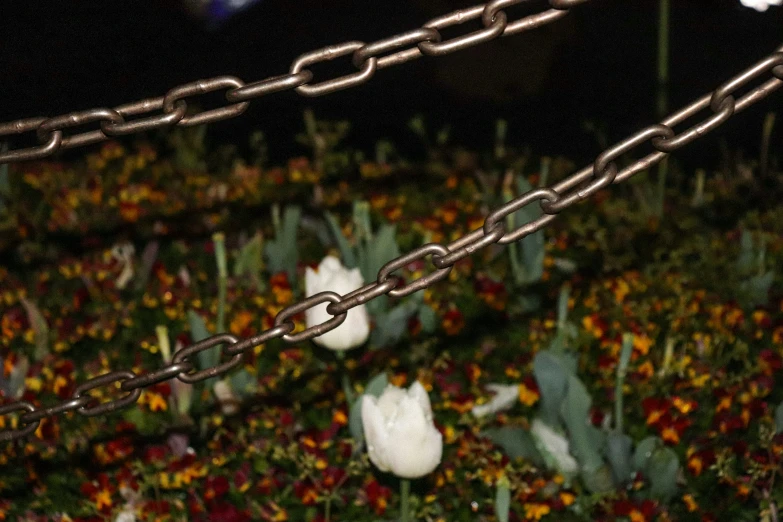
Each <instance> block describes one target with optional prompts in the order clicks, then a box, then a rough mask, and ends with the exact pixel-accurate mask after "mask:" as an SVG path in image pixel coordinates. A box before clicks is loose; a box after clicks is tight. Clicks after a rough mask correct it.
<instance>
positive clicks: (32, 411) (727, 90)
mask: <svg viewBox="0 0 783 522" xmlns="http://www.w3.org/2000/svg"><path fill="white" fill-rule="evenodd" d="M520 1H522V0H496V1H494V2H490V3H488V4H486V6H485V7H483V10H478V8H472V9H467V10H464V11H460V12H458V13H462V15H461V16H462V17H466V18H467V19H473V18H478V17H479V16H481V17H482V20H483V21H484V23H485V26H489V27H491V26H492V24H493V23H497V20H503V25H505V27H506V28H508V27H526V25H525V24H528V25H530V26H534V25H536V24H537V23H543V22H541V20H549V19H551V17H554V15H552V14H549V15H547V16H548V17H550V18H547V17H545V16H543V15H533V16H532V17H528V18H527V19H523V20H522V21H524V20H527V22H525V24H521V25H516V24H518V22H515V23H514V25H510V24H508V23H507V20H506V18H505V15H504V16H500V17H499V16H498V14H499V13H501V12H502V11H501V9H502V8H503V7H506V6H508V5H512V4H514V3H519V2H520ZM584 1H586V0H570V1H569V0H550V5H552V6H553V7H554V8H555V9H567V8H569V7H571V6H573V5H576V4H578V3H581V2H584ZM477 10H478V11H477ZM487 13H489V14H487ZM547 13H550V11H548V12H547ZM471 17H472V18H471ZM554 18H556V17H554ZM445 19H448V20H449V22H448V23H459V20H460V16H457V15H455V14H452V15H449V16H447V17H442V18H439V19H437V20H435V21H433V22H430V23H429V25H430V26H437V27H444V26H445V25H444V24H446V25H448V24H447V22H445V21H443V20H445ZM520 22H521V21H520ZM486 34H489V33H485V32H484V31H477V32H476V33H473V34H471V35H467V36H465V37H462V39H456V40H451V43H448V45H447V46H446V47H440V49H449V50H452V49H454V48H455V46H456V47H460V46H462V47H465V46H469V45H472V44H473V42H475V41H477V40H482V39H484V38H487V37H486V36H485V35H486ZM492 34H494V33H492ZM417 41H418V42H419V44H418V48H417V49H411V50H407V51H398V52H396V53H394V54H391V55H388V56H386V57H385V58H377V55H378V54H381V53H382V52H388V51H389V50H393V49H396V48H397V47H400V46H405V45H408V44H412V43H413V42H417ZM424 42H430V43H436V42H440V39H439V37H437V38H436V35H435V33H433V32H429V31H427V30H422V31H412V32H410V33H405V34H403V35H401V36H398V37H395V38H391V39H387V40H382V41H379V42H377V43H375V44H370V45H369V46H361V47H359V46H357V45H356V42H349V43H348V44H344V45H343V46H337V47H333V48H328V49H329V50H321V51H318V52H316V54H313V53H309V54H307V55H304V56H303V57H300V59H299V60H297V62H295V65H294V66H293V67H292V72H291V74H290V75H288V76H280V77H276V78H270V79H268V80H263V81H261V82H257V83H253V84H249V85H244V84H242V82H241V81H239V80H237V79H235V78H229V77H223V78H218V79H215V80H210V81H203V82H193V83H190V84H186V85H184V86H181V87H177V88H176V89H173V90H172V91H169V93H168V94H167V95H166V96H165V97H163V98H157V99H154V100H146V101H144V102H138V103H136V104H131V105H127V106H125V107H120V108H117V109H115V111H114V112H112V111H111V110H107V109H96V110H94V111H84V112H80V113H74V114H72V115H66V116H61V117H58V118H53V119H51V120H45V119H40V118H38V119H35V120H26V121H23V122H17V123H12V124H6V125H3V126H0V132H1V130H2V129H8V128H16V129H25V130H33V129H39V130H38V132H39V136H41V137H42V139H43V140H45V143H43V144H42V145H41V146H39V147H38V148H37V149H35V151H34V152H33V154H34V155H33V157H39V156H36V154H39V151H40V150H44V149H47V150H48V149H51V148H54V149H55V150H56V149H57V147H59V146H61V145H62V144H63V143H66V142H67V140H71V141H70V143H73V142H74V141H78V142H79V143H87V142H92V141H99V140H100V139H103V138H99V137H97V135H96V134H95V133H96V132H102V131H103V130H109V134H111V133H112V132H113V131H117V129H119V132H117V134H123V133H128V132H134V130H132V129H136V128H142V129H147V128H152V127H155V126H157V125H158V124H157V122H159V121H162V120H164V119H166V118H170V120H171V121H173V120H177V121H178V122H180V123H181V122H182V121H185V122H186V123H185V124H188V123H192V124H195V123H193V122H198V123H206V122H207V121H215V120H217V119H223V118H227V117H231V116H234V115H236V114H238V113H239V112H241V111H242V110H244V107H243V103H244V101H245V100H247V99H250V98H252V97H254V96H256V95H260V94H266V93H270V92H276V91H279V90H284V89H289V88H299V87H303V86H305V84H307V82H309V81H310V80H311V79H312V77H313V75H312V73H310V72H309V71H307V70H305V69H302V68H301V67H304V65H305V64H310V63H313V62H312V59H313V58H312V57H314V56H319V57H320V59H331V58H334V57H337V56H343V55H346V54H349V53H351V52H353V53H355V54H354V57H355V59H356V60H357V61H358V62H359V63H360V64H364V65H363V66H362V67H363V69H362V71H369V70H375V69H377V68H378V67H381V66H382V65H381V64H392V63H401V62H402V61H407V60H408V59H410V57H411V56H413V55H414V51H415V52H416V53H418V52H422V53H425V54H427V53H428V52H430V51H431V50H432V48H430V47H427V46H424V47H422V43H424ZM436 49H437V47H436ZM435 52H436V53H437V52H440V51H435ZM449 52H450V51H449ZM356 53H358V54H356ZM384 60H387V61H386V62H384ZM368 63H369V65H367V64H368ZM294 69H296V70H294ZM362 71H360V72H359V73H355V74H358V75H364V74H365V72H362ZM356 78H358V76H350V75H349V76H348V77H343V78H341V79H337V80H331V82H332V83H329V81H327V82H322V83H321V84H317V85H309V86H307V87H309V88H310V90H309V91H307V90H306V92H305V94H306V95H307V93H313V92H315V93H316V94H323V93H325V92H333V91H334V90H338V89H341V88H345V87H346V86H347V85H349V84H353V83H355V82H356V80H355V79H356ZM765 78H766V79H765ZM759 80H762V81H763V83H761V84H760V85H757V86H756V87H754V88H752V89H746V92H745V93H744V94H742V95H741V96H739V98H737V97H736V94H737V93H738V91H739V90H740V89H742V88H746V87H747V85H748V84H750V83H751V82H753V81H759ZM362 81H363V80H362ZM781 86H783V47H781V48H779V49H778V50H777V51H775V52H773V53H772V54H770V55H769V56H768V57H766V58H764V59H763V60H761V61H760V62H759V63H757V64H756V65H754V66H752V67H750V68H749V69H747V70H745V71H743V72H742V73H740V74H738V75H737V76H735V77H734V78H732V79H731V80H729V81H728V82H725V83H724V84H722V85H720V86H719V87H718V88H717V89H715V90H714V91H712V92H711V93H708V94H706V95H704V96H703V97H701V98H699V99H698V100H696V101H694V102H693V103H691V104H690V105H688V106H686V107H684V108H683V109H681V110H679V111H677V112H675V113H673V114H671V115H670V116H668V117H667V118H665V119H664V120H663V121H661V122H660V123H658V124H655V125H650V126H648V127H646V128H644V129H642V130H640V131H639V132H636V133H634V134H633V135H631V136H629V137H628V138H626V139H624V140H622V141H620V142H618V143H616V144H614V145H612V146H611V147H609V148H607V149H606V150H605V151H603V152H602V153H601V154H600V155H598V157H597V158H596V160H595V161H594V162H593V164H592V165H589V166H587V167H585V168H583V169H582V170H580V171H578V172H576V173H574V174H572V175H571V176H569V177H568V178H566V179H564V180H562V181H560V182H558V183H556V184H554V185H552V186H551V187H544V188H536V189H532V190H530V191H529V192H527V193H525V194H522V195H520V196H518V197H517V198H514V199H512V200H511V201H509V202H507V203H505V204H503V205H501V206H500V207H498V208H497V209H495V210H493V211H492V212H490V213H489V214H488V215H487V217H486V218H485V220H484V223H483V224H482V226H480V227H479V228H477V229H475V230H473V231H472V232H470V233H469V234H466V235H464V236H462V237H461V238H459V239H456V240H455V241H452V242H451V243H449V244H448V245H445V246H444V245H439V244H436V243H428V244H425V245H422V246H421V247H419V248H416V249H414V250H413V251H411V252H408V253H407V254H403V255H401V256H399V257H397V258H396V259H393V260H391V261H389V262H388V263H386V264H385V265H384V266H383V267H381V269H380V270H379V271H378V275H377V278H376V281H374V282H371V283H369V284H367V285H365V286H363V287H361V288H359V289H357V290H354V291H353V292H350V293H348V294H346V295H343V296H341V295H339V294H337V293H335V292H329V291H326V292H320V293H318V294H315V295H313V296H310V297H308V298H306V299H304V300H302V301H300V302H298V303H295V304H292V305H290V306H288V307H286V308H284V309H282V310H280V311H279V312H278V313H277V315H276V317H275V321H274V326H273V327H271V328H269V329H267V330H265V331H264V332H262V333H260V334H258V335H255V336H253V337H250V338H247V339H244V340H242V341H240V340H238V339H237V338H236V337H234V336H233V335H229V334H226V333H220V334H217V335H214V336H212V337H209V338H207V339H204V340H202V341H199V342H197V343H194V344H192V345H190V346H188V347H184V348H181V349H179V350H177V351H176V352H175V353H174V355H173V357H172V359H171V362H170V363H169V364H168V365H166V366H164V367H162V368H159V369H157V370H154V371H151V372H149V373H146V374H143V375H136V374H135V373H134V372H132V371H129V370H126V371H115V372H111V373H108V374H104V375H100V376H97V377H93V378H91V379H88V380H87V381H85V382H84V383H82V384H81V385H80V386H78V387H77V388H76V390H75V391H74V392H73V394H72V396H71V397H70V398H68V399H65V400H63V401H62V402H60V403H58V404H55V405H53V406H49V407H36V406H34V405H33V404H32V403H30V402H28V401H18V402H14V403H10V404H6V405H3V406H0V417H3V416H5V415H8V414H12V413H15V412H22V411H24V412H25V413H22V414H21V415H19V416H18V417H17V419H16V420H17V422H16V424H15V425H14V424H13V423H11V428H10V429H5V430H3V431H0V441H13V440H17V439H20V438H23V437H26V436H29V435H30V434H32V433H33V432H34V431H35V430H36V429H37V428H38V426H39V424H40V422H41V420H42V419H44V418H46V417H50V416H54V415H59V414H62V413H67V412H76V413H78V414H80V415H85V416H94V415H101V414H105V413H110V412H113V411H117V410H120V409H123V408H127V407H129V406H130V405H132V404H134V403H135V402H136V401H137V400H138V398H139V396H140V395H141V391H142V389H144V388H147V387H149V386H152V385H153V384H156V383H159V382H163V381H165V380H168V379H172V378H176V379H179V380H180V381H182V382H187V383H195V382H200V381H204V380H206V379H210V378H214V377H220V376H222V375H224V374H226V373H228V372H230V371H232V370H234V369H235V368H236V367H237V366H239V365H240V364H241V363H242V358H243V355H244V354H245V353H247V352H248V351H249V350H252V349H253V348H254V347H256V346H259V345H261V344H263V343H265V342H268V341H270V340H272V339H282V340H283V341H285V342H288V343H297V342H301V341H305V340H308V339H312V338H313V337H317V336H319V335H322V334H324V333H326V332H328V331H331V330H333V329H334V328H337V327H338V326H339V325H340V324H342V322H343V321H344V320H345V318H346V314H347V312H348V311H349V310H350V309H352V308H354V307H356V306H359V305H361V304H363V303H366V302H367V301H370V300H372V299H375V298H377V297H379V296H381V295H389V296H391V297H403V296H406V295H409V294H411V293H414V292H416V291H418V290H421V289H423V288H426V287H429V286H430V285H432V284H433V283H435V282H436V281H439V280H440V279H443V278H444V277H446V276H447V275H448V274H449V272H450V270H451V268H452V267H453V265H454V264H455V263H456V262H457V261H459V260H460V259H463V258H465V257H467V256H469V255H471V254H473V253H474V252H476V251H478V250H480V249H482V248H485V247H487V246H489V245H492V244H506V243H511V242H514V241H517V240H519V239H521V238H522V237H524V236H526V235H528V234H531V233H532V232H535V231H536V230H539V229H541V228H542V227H544V226H546V225H547V224H548V223H549V222H550V221H552V219H554V218H555V217H556V215H557V214H558V213H559V212H561V211H562V210H564V209H565V208H567V207H570V206H571V205H573V204H575V203H577V202H579V201H582V200H584V199H586V198H588V197H590V196H591V195H593V194H594V193H596V192H598V191H599V190H601V189H603V188H605V187H607V186H608V185H611V184H614V183H618V182H620V181H623V180H625V179H628V178H630V177H631V176H633V175H634V174H636V173H638V172H641V171H643V170H645V169H648V168H650V167H651V166H652V165H655V164H657V163H659V162H660V161H661V160H663V159H664V158H665V157H667V156H668V155H669V154H670V153H671V152H674V151H675V150H678V149H680V148H682V147H684V146H686V145H688V144H689V143H691V142H692V141H695V140H697V139H698V138H700V137H701V136H704V135H705V134H707V133H708V132H710V131H711V130H713V129H715V128H716V127H718V126H719V125H721V124H722V123H724V122H725V121H726V120H728V119H729V118H730V117H731V116H733V115H734V114H737V113H738V112H741V111H742V110H744V109H746V108H747V107H749V106H751V105H753V104H755V103H757V102H758V101H760V100H762V99H764V98H766V97H767V96H768V95H770V94H771V93H773V92H774V91H776V90H777V89H779V88H780V87H781ZM227 87H231V88H233V89H235V90H229V91H228V94H227V95H226V97H227V99H228V100H229V101H231V102H234V103H233V104H232V105H231V106H228V107H225V108H222V109H213V110H210V111H206V112H203V113H200V114H198V115H196V116H191V117H190V119H189V120H185V117H184V110H182V107H183V106H184V105H185V103H186V102H185V101H184V98H185V97H187V96H192V95H194V94H200V93H204V92H209V91H211V90H216V89H223V88H227ZM312 89H314V90H315V91H313V90H312ZM231 93H233V94H231ZM142 108H150V110H159V109H161V108H163V110H164V114H163V115H158V116H151V117H147V118H144V119H140V120H135V121H133V122H127V121H125V120H124V119H123V120H122V122H121V121H120V119H119V118H117V117H116V115H115V113H116V114H119V115H120V117H123V116H124V115H135V114H141V113H143V112H145V111H144V110H142ZM167 108H168V110H169V112H165V111H167ZM706 109H709V114H707V115H706V116H705V117H704V119H703V120H702V121H701V123H697V124H695V125H693V126H691V127H690V128H689V129H688V130H686V131H683V132H681V133H679V134H677V133H676V132H675V130H674V129H673V126H676V125H679V124H681V123H683V122H684V121H685V120H688V119H690V118H692V117H694V116H696V115H697V114H699V113H700V112H702V111H705V110H706ZM170 114H176V116H175V117H169V115H170ZM88 121H89V122H94V121H100V122H101V129H102V131H91V132H90V133H84V134H81V135H76V136H71V137H68V138H64V137H63V134H62V129H64V128H67V127H71V126H75V125H79V124H81V123H84V122H88ZM167 121H168V120H167ZM30 122H36V123H35V125H33V124H32V123H30ZM53 144H56V145H53ZM643 145H650V146H652V147H653V149H655V152H652V153H650V154H648V155H646V156H644V157H643V158H641V159H639V160H636V161H634V162H632V163H631V164H629V165H628V166H626V167H624V168H623V169H622V170H619V168H618V166H617V163H616V160H617V159H618V158H619V157H620V156H621V155H624V154H626V153H628V152H631V151H633V150H634V149H637V148H638V147H641V146H643ZM13 154H16V155H17V156H16V157H13V158H10V159H9V158H8V157H3V158H2V160H3V161H11V160H12V159H19V157H18V156H19V155H20V154H21V155H24V154H26V152H24V151H16V152H14V153H13ZM28 159H29V158H28ZM535 202H538V204H539V206H540V207H541V209H542V210H543V214H542V215H541V216H540V217H539V218H537V219H535V220H533V221H531V222H529V223H526V224H524V225H522V226H521V227H518V228H516V229H515V230H507V228H506V219H505V217H506V216H508V215H510V214H512V213H514V212H516V211H518V210H520V209H521V208H523V207H525V206H527V205H530V204H533V203H535ZM427 258H429V260H430V261H429V262H430V264H431V265H432V267H433V270H432V271H430V272H429V273H427V274H424V275H421V276H419V277H417V278H415V279H414V280H411V281H406V280H404V279H403V278H402V277H400V276H398V275H394V273H395V272H397V271H399V270H402V269H406V268H409V267H410V265H411V264H412V263H414V262H416V261H422V260H425V259H427ZM322 303H329V304H328V305H327V307H326V310H327V313H328V314H330V315H332V318H331V319H329V320H327V321H326V322H324V323H321V324H318V325H313V326H309V327H307V328H306V329H305V330H303V331H301V332H298V333H292V332H293V330H294V328H295V325H294V323H293V321H292V318H293V317H294V316H296V315H298V314H301V313H302V312H304V311H305V310H308V309H310V308H312V307H313V306H317V305H319V304H322ZM218 347H220V353H221V355H222V356H223V359H224V362H218V363H217V364H216V365H215V366H213V367H211V368H204V369H201V370H198V371H195V365H194V363H193V362H192V361H191V360H190V358H191V357H192V356H193V355H195V354H197V353H199V352H201V351H204V350H207V349H212V348H218ZM112 385H114V387H116V388H118V389H119V392H124V393H125V395H124V396H120V397H116V398H113V399H108V400H106V401H105V402H102V403H98V399H97V398H94V397H93V396H91V395H89V394H88V393H87V392H88V391H90V390H93V389H96V388H100V387H104V388H108V387H110V386H112ZM96 403H97V404H96Z"/></svg>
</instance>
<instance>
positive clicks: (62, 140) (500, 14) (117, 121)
mask: <svg viewBox="0 0 783 522" xmlns="http://www.w3.org/2000/svg"><path fill="white" fill-rule="evenodd" d="M528 1H529V0H492V1H490V2H486V3H484V4H481V5H477V6H474V7H470V8H467V9H461V10H458V11H454V12H452V13H450V14H447V15H445V16H441V17H439V18H436V19H434V20H430V21H429V22H427V23H426V24H424V26H422V27H420V28H418V29H414V30H412V31H407V32H404V33H400V34H397V35H395V36H392V37H390V38H384V39H383V40H378V41H376V42H372V43H369V44H368V43H364V42H359V41H351V42H345V43H341V44H338V45H332V46H329V47H324V48H321V49H317V50H315V51H310V52H308V53H305V54H303V55H301V56H300V57H298V58H297V59H296V60H294V62H293V63H292V64H291V68H290V70H289V72H288V74H284V75H282V76H273V77H271V78H267V79H266V80H261V81H257V82H253V83H249V84H246V83H245V82H243V81H242V80H240V79H239V78H236V77H234V76H218V77H216V78H211V79H209V80H196V81H194V82H190V83H186V84H184V85H180V86H178V87H174V88H173V89H171V90H169V91H168V92H167V93H166V94H165V95H164V96H159V97H157V98H150V99H146V100H141V101H138V102H134V103H129V104H126V105H120V106H119V107H114V108H113V109H108V108H104V107H101V108H97V109H88V110H84V111H77V112H72V113H69V114H63V115H61V116H55V117H53V118H42V117H41V118H28V119H24V120H17V121H11V122H7V123H2V124H0V136H7V135H11V134H22V133H25V132H33V131H35V133H36V135H37V138H38V143H39V144H38V145H35V146H31V147H27V148H21V149H16V150H9V151H7V152H4V153H0V165H1V164H3V163H9V162H13V161H26V160H33V159H40V158H44V157H47V156H51V155H52V154H54V153H56V152H57V151H60V150H65V149H70V148H73V147H78V146H81V145H88V144H92V143H98V142H101V141H104V140H107V139H109V138H113V137H117V136H123V135H126V134H132V133H137V132H145V131H148V130H153V129H158V128H162V127H169V126H173V125H178V126H181V127H189V126H192V125H201V124H203V123H211V122H215V121H219V120H225V119H228V118H233V117H234V116H239V115H240V114H242V113H243V112H245V110H247V108H248V106H249V105H250V101H251V100H254V99H256V98H259V97H261V96H265V95H267V94H272V93H276V92H280V91H286V90H295V91H296V92H297V93H299V94H301V95H302V96H322V95H324V94H330V93H333V92H336V91H340V90H343V89H347V88H349V87H355V86H357V85H361V84H363V83H366V82H368V81H369V80H370V78H372V77H373V76H374V75H375V72H376V71H377V70H379V69H385V68H386V67H390V66H392V65H400V64H403V63H406V62H409V61H411V60H415V59H417V58H420V57H422V56H425V55H426V56H441V55H444V54H449V53H452V52H454V51H459V50H460V49H465V48H467V47H472V46H474V45H478V44H480V43H484V42H488V41H490V40H494V39H495V38H498V37H500V36H509V35H512V34H517V33H521V32H524V31H529V30H531V29H535V28H537V27H541V26H543V25H546V24H549V23H551V22H554V21H555V20H559V19H560V18H562V17H564V16H566V15H567V14H568V11H569V9H570V8H571V7H573V6H575V5H578V4H582V3H584V2H587V1H588V0H549V6H548V7H549V8H548V9H546V10H545V11H542V12H540V13H535V14H531V15H528V16H525V17H524V18H521V19H519V20H516V21H513V22H509V18H508V15H507V14H506V12H505V11H504V9H506V8H509V7H511V6H514V5H517V4H521V3H525V2H528ZM479 18H480V19H481V23H482V25H483V26H484V28H483V29H479V30H476V31H473V32H471V33H468V34H465V35H462V36H459V37H455V38H453V39H451V40H448V41H443V38H442V36H441V34H440V31H439V29H445V28H447V27H451V26H455V25H460V24H463V23H465V22H469V21H472V20H476V19H479ZM388 53H391V54H388ZM347 55H352V60H351V61H352V63H353V65H354V67H356V68H357V69H358V72H355V73H351V74H348V75H345V76H341V77H338V78H332V79H329V80H324V81H322V82H320V83H316V84H311V83H310V82H311V81H312V80H313V73H312V72H311V71H310V70H309V69H307V68H306V67H308V66H311V65H314V64H317V63H320V62H326V61H330V60H334V59H336V58H340V57H342V56H347ZM222 89H225V95H224V97H225V100H226V102H228V104H229V105H226V106H223V107H218V108H215V109H211V110H208V111H204V112H200V113H197V114H190V115H186V114H187V113H188V107H189V106H188V102H187V98H189V97H191V96H198V95H202V94H206V93H209V92H213V91H219V90H222ZM155 112H157V113H158V114H153V115H147V116H142V115H144V114H148V113H155ZM131 116H142V117H140V118H135V119H127V118H129V117H131ZM87 123H94V124H98V126H99V127H100V128H99V129H95V130H91V131H87V132H81V133H78V134H73V135H65V133H64V131H65V130H66V129H69V128H71V127H78V126H81V125H84V124H87Z"/></svg>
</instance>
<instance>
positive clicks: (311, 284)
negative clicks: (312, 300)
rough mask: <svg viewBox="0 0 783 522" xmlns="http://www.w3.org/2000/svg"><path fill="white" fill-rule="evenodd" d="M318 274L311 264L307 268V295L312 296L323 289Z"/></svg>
mask: <svg viewBox="0 0 783 522" xmlns="http://www.w3.org/2000/svg"><path fill="white" fill-rule="evenodd" d="M318 281H319V279H318V274H317V273H316V272H315V270H313V269H312V268H310V267H309V266H308V267H307V268H306V269H305V296H307V297H310V296H312V295H315V294H317V293H318V292H320V291H321V289H320V287H319V285H318Z"/></svg>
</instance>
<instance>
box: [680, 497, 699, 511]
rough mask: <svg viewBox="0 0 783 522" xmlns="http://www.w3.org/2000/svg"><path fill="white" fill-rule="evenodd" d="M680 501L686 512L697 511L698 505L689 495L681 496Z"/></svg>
mask: <svg viewBox="0 0 783 522" xmlns="http://www.w3.org/2000/svg"><path fill="white" fill-rule="evenodd" d="M682 501H683V502H684V503H685V506H686V507H687V508H688V512H690V513H693V512H694V511H696V510H697V509H699V504H697V503H696V499H694V498H693V495H691V494H690V493H689V494H687V495H683V496H682Z"/></svg>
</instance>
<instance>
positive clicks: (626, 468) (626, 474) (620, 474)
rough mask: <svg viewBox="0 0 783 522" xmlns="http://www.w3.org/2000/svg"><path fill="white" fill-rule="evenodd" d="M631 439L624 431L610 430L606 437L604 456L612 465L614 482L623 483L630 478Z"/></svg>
mask: <svg viewBox="0 0 783 522" xmlns="http://www.w3.org/2000/svg"><path fill="white" fill-rule="evenodd" d="M632 453H633V441H632V440H631V437H629V436H628V435H625V434H624V433H616V432H612V433H609V435H608V436H607V438H606V458H607V459H608V460H609V465H610V466H611V467H612V477H614V482H615V484H625V483H626V482H628V481H629V480H630V478H631V473H632V469H631V456H632Z"/></svg>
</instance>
